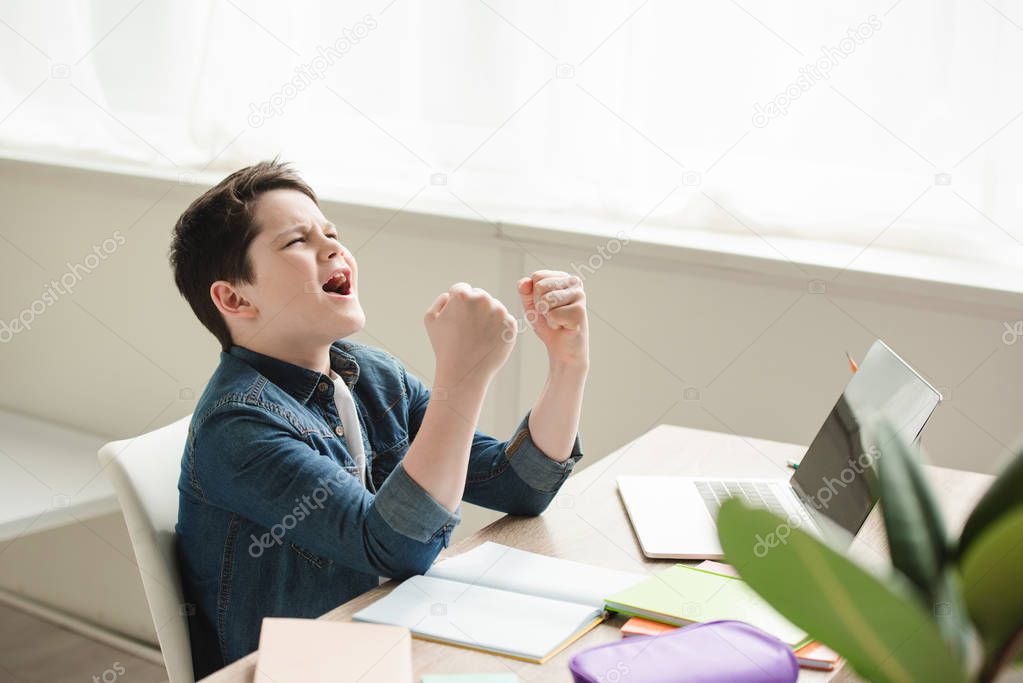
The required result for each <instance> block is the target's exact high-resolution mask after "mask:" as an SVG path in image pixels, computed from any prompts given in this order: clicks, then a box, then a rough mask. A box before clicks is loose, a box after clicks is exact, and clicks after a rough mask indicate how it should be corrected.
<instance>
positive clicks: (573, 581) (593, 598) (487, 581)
mask: <svg viewBox="0 0 1023 683" xmlns="http://www.w3.org/2000/svg"><path fill="white" fill-rule="evenodd" d="M426 575H427V576H435V577H437V578H440V579H448V580H451V581H461V582H462V583H471V584H476V585H479V586H488V587H490V588H500V589H501V590H506V591H513V592H516V593H525V594H527V595H537V596H541V597H545V598H552V599H554V600H566V601H569V602H578V603H580V604H582V605H587V606H589V607H592V608H594V609H598V608H601V607H602V606H603V605H604V598H606V597H607V596H609V595H614V594H615V593H617V592H618V591H621V590H624V589H626V588H628V587H629V586H634V585H636V584H637V583H639V582H640V581H643V580H644V579H647V578H649V577H648V576H647V575H645V574H637V573H635V572H624V571H620V570H617V569H606V568H604V567H596V566H594V565H591V564H584V563H582V562H573V561H571V560H562V559H558V558H556V557H550V556H548V555H538V554H537V553H531V552H527V551H525V550H519V549H518V548H511V547H509V546H506V545H501V544H500V543H494V542H493V541H487V542H486V543H482V544H480V545H478V546H477V547H475V548H473V549H472V550H470V551H468V552H465V553H462V554H461V555H456V556H455V557H452V558H450V559H447V560H442V561H441V562H438V563H437V564H435V565H434V566H433V567H431V568H430V571H428V572H426Z"/></svg>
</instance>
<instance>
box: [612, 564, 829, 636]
mask: <svg viewBox="0 0 1023 683" xmlns="http://www.w3.org/2000/svg"><path fill="white" fill-rule="evenodd" d="M604 607H605V608H606V609H608V610H610V611H612V612H618V613H620V614H625V615H627V616H630V617H643V618H644V619H651V620H653V621H660V622H662V623H665V624H672V625H674V626H684V625H685V624H689V623H693V622H703V621H716V620H718V619H735V620H737V621H745V622H746V623H748V624H752V625H753V626H756V627H757V628H759V629H760V630H762V631H766V632H767V633H770V634H771V635H773V636H775V637H776V638H778V639H779V640H781V641H782V642H783V643H785V644H786V645H789V646H790V647H792V648H793V649H795V648H798V647H800V646H802V645H804V644H805V643H808V642H809V641H810V638H809V636H807V634H806V631H803V630H802V629H800V628H799V627H798V626H796V625H795V624H793V623H791V622H790V621H788V620H787V619H785V617H783V616H781V615H780V614H779V613H778V612H776V611H775V609H774V608H773V607H771V606H770V605H769V604H767V603H766V602H765V601H764V600H763V599H762V598H761V597H760V596H759V595H757V594H756V592H754V591H753V589H752V588H750V587H749V586H747V585H746V582H745V581H743V580H742V579H739V578H736V577H734V576H728V575H726V574H716V573H714V572H709V571H706V570H704V569H696V568H695V567H690V566H688V565H685V564H676V565H675V566H674V567H672V568H670V569H667V570H665V571H663V572H660V573H658V574H655V575H653V576H651V577H650V578H649V579H645V580H644V581H641V582H640V583H637V584H636V585H635V586H632V587H631V588H626V589H625V590H623V591H619V592H617V593H615V594H613V595H612V596H610V597H609V598H606V599H605V600H604Z"/></svg>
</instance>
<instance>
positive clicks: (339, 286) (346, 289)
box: [323, 270, 352, 296]
mask: <svg viewBox="0 0 1023 683" xmlns="http://www.w3.org/2000/svg"><path fill="white" fill-rule="evenodd" d="M323 291H325V292H326V293H327V294H334V295H335V296H348V295H349V294H351V293H352V283H351V281H350V280H349V279H348V274H347V273H346V272H345V271H343V270H339V271H337V272H335V273H334V274H333V275H331V276H330V279H329V280H327V281H326V282H324V283H323Z"/></svg>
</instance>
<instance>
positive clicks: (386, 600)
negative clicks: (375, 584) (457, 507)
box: [352, 541, 646, 664]
mask: <svg viewBox="0 0 1023 683" xmlns="http://www.w3.org/2000/svg"><path fill="white" fill-rule="evenodd" d="M644 578H646V577H645V576H644V575H643V574H635V573H632V572H624V571H618V570H615V569H604V568H602V567H594V566H592V565H588V564H582V563H580V562H572V561H569V560H559V559H557V558H554V557H548V556H546V555H537V554H535V553H530V552H526V551H524V550H518V549H516V548H509V547H508V546H505V545H501V544H499V543H493V542H489V541H488V542H486V543H484V544H482V545H480V546H477V547H476V548H474V549H472V550H470V551H469V552H467V553H463V554H462V555H458V556H456V557H453V558H451V559H448V560H444V561H442V562H439V563H437V564H436V565H434V566H433V567H432V568H431V569H430V571H428V572H427V573H426V574H425V575H424V576H413V577H412V578H410V579H408V580H406V581H404V582H403V583H402V584H401V585H400V586H398V587H397V588H395V589H394V590H393V591H391V593H389V594H388V595H387V596H385V597H383V598H381V599H380V600H378V601H376V602H375V603H373V604H372V605H370V606H369V607H367V608H365V609H363V610H361V611H359V612H357V613H356V614H354V615H353V616H352V619H354V620H356V621H369V622H376V623H380V624H393V625H397V626H405V627H407V628H408V629H410V630H411V631H412V634H413V635H414V636H416V637H418V638H423V639H425V640H435V641H438V642H442V643H448V644H451V645H459V646H462V647H468V648H472V649H475V650H483V651H485V652H492V653H495V654H500V655H505V656H508V657H514V658H515V659H523V660H526V661H530V662H536V663H541V664H542V663H543V662H545V661H547V660H548V659H550V658H551V657H552V656H554V655H555V654H557V653H558V652H560V651H561V650H562V649H564V648H565V647H567V646H568V645H569V644H570V643H571V642H572V641H574V640H575V639H576V638H578V637H579V636H581V635H582V634H584V633H586V632H587V631H589V630H590V629H591V628H593V627H594V626H596V625H597V624H599V623H600V622H601V621H602V620H603V618H604V596H606V595H610V594H611V593H615V592H617V591H620V590H623V589H625V588H628V587H629V586H632V585H634V584H636V583H638V582H640V581H642V580H643V579H644Z"/></svg>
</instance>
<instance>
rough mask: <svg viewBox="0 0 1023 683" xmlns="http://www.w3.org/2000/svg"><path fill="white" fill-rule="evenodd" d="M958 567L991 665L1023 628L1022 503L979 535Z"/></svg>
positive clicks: (970, 608) (970, 610) (988, 662)
mask: <svg viewBox="0 0 1023 683" xmlns="http://www.w3.org/2000/svg"><path fill="white" fill-rule="evenodd" d="M959 568H960V576H961V577H962V584H963V595H964V596H965V599H966V608H967V610H969V613H970V617H971V618H972V619H973V623H974V624H976V626H977V630H978V631H979V632H980V635H981V639H982V640H983V641H984V659H985V667H988V666H990V664H991V662H992V661H994V660H996V659H997V658H998V657H1000V656H1001V654H1002V652H1003V651H1004V650H1005V648H1006V647H1007V646H1008V645H1009V643H1010V641H1011V640H1012V638H1013V636H1014V635H1015V634H1016V632H1018V631H1019V630H1020V629H1021V628H1023V579H1021V578H1020V577H1021V576H1023V507H1020V508H1019V509H1017V510H1016V511H1015V512H1012V513H1011V514H1008V515H1003V516H1002V517H1001V519H999V520H998V521H997V522H995V523H994V524H993V525H991V527H990V528H989V529H987V530H986V531H985V532H984V533H983V534H981V535H980V536H979V537H977V538H976V540H974V541H973V542H972V543H971V544H970V547H969V549H968V550H967V551H966V553H965V554H964V555H963V556H962V558H961V560H960V562H959Z"/></svg>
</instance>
